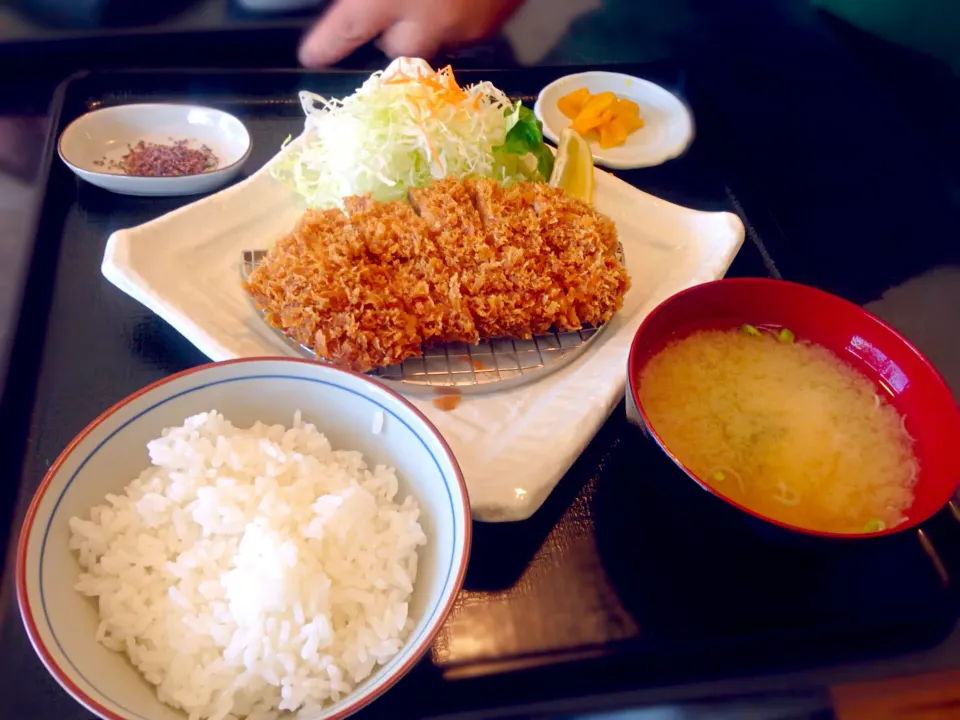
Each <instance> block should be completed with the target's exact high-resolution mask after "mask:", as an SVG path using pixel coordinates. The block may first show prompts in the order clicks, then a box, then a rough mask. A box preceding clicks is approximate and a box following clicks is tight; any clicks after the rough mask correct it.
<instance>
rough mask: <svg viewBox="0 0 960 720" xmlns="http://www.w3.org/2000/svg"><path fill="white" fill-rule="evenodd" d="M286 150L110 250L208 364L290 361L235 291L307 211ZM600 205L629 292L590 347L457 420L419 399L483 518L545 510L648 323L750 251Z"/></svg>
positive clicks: (663, 218)
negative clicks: (614, 236) (286, 172)
mask: <svg viewBox="0 0 960 720" xmlns="http://www.w3.org/2000/svg"><path fill="white" fill-rule="evenodd" d="M288 149H289V148H288ZM281 155H282V153H281ZM281 155H278V156H277V157H275V158H274V159H273V160H271V162H270V163H268V164H267V165H266V166H265V167H264V168H262V169H261V170H260V171H258V172H257V173H256V174H255V175H253V176H252V177H250V178H248V179H247V180H245V181H243V182H242V183H239V184H237V185H234V186H233V187H230V188H228V189H226V190H223V191H221V192H219V193H217V194H216V195H213V196H211V197H208V198H205V199H203V200H200V201H198V202H195V203H193V204H191V205H187V206H186V207H183V208H181V209H179V210H176V211H174V212H171V213H169V214H167V215H164V216H163V217H160V218H157V219H156V220H153V221H151V222H148V223H145V224H143V225H140V226H138V227H134V228H130V229H126V230H119V231H117V232H115V233H113V235H111V236H110V239H109V241H108V242H107V249H106V252H105V254H104V258H103V268H102V269H103V274H104V276H105V277H106V278H107V279H108V280H109V281H110V282H112V283H113V284H114V285H116V286H117V287H118V288H120V289H121V290H123V291H124V292H125V293H127V294H128V295H130V296H131V297H133V298H135V299H137V300H139V301H140V302H142V303H143V304H144V305H146V306H147V307H149V308H150V309H151V310H153V311H154V312H155V313H157V314H158V315H159V316H160V317H162V318H163V319H164V320H166V321H167V322H168V323H170V324H171V325H172V326H173V327H174V328H176V329H177V330H178V331H179V332H181V333H182V334H183V335H184V336H185V337H186V338H187V339H188V340H189V341H190V342H191V343H193V344H194V345H196V347H197V348H198V349H200V350H201V351H202V352H203V353H205V354H206V355H207V356H209V357H210V358H211V359H212V360H228V359H231V358H238V357H256V356H264V355H290V354H293V352H294V351H293V350H292V349H291V348H289V347H288V346H287V345H285V344H284V342H283V341H282V340H281V339H279V338H278V337H277V336H276V335H275V334H274V333H273V331H272V330H271V329H270V328H268V327H267V325H266V324H265V323H264V322H263V320H262V319H261V318H260V316H259V314H258V313H257V312H256V311H255V310H254V309H253V307H252V306H251V304H250V302H249V301H248V300H247V298H246V296H245V294H244V292H243V290H242V288H241V287H240V271H239V260H240V253H241V252H242V251H243V250H256V249H264V248H266V247H267V244H268V243H269V242H271V241H272V240H274V239H275V238H277V237H279V236H281V235H283V234H284V233H286V232H288V231H289V230H290V228H291V227H292V226H293V224H294V223H295V222H296V220H297V218H298V217H299V216H300V214H301V213H302V212H303V205H302V203H301V202H300V200H299V198H298V197H297V196H296V195H295V194H294V193H293V192H291V191H290V190H288V189H287V188H286V187H284V186H283V185H281V184H280V183H278V182H276V181H274V180H273V179H272V178H271V177H270V172H269V169H270V165H271V164H272V163H274V162H277V159H278V158H279V157H280V156H281ZM594 204H595V205H596V207H597V209H598V210H600V211H601V212H603V213H606V214H607V215H609V216H610V217H611V218H612V219H613V220H614V221H615V222H616V224H617V229H618V230H619V233H620V241H621V243H622V244H623V251H624V257H625V259H626V263H627V268H628V270H629V272H630V277H631V280H632V287H631V289H630V292H629V293H627V296H626V298H625V301H624V307H623V310H622V311H621V312H620V313H619V314H618V315H617V317H615V318H614V319H613V320H612V321H611V322H610V324H609V326H608V327H607V328H606V330H605V331H604V332H603V333H601V334H600V335H599V336H598V337H597V338H596V340H594V341H592V342H591V343H590V345H591V346H590V348H588V349H587V350H586V351H585V352H584V354H583V355H582V356H581V357H579V358H578V359H577V360H576V361H575V362H573V363H571V364H570V365H569V366H567V367H565V368H563V369H562V370H559V371H557V372H555V373H553V374H550V375H548V376H546V377H544V378H543V379H542V380H539V381H537V382H534V383H531V384H528V385H524V386H521V387H517V388H514V389H511V390H504V391H500V392H494V393H490V394H484V395H464V396H463V398H462V401H461V403H460V404H459V405H458V406H457V408H456V409H455V410H453V411H450V412H445V411H442V410H440V409H438V408H437V407H436V406H435V405H434V404H433V403H432V402H431V401H430V400H429V399H427V398H423V397H413V396H411V397H410V400H411V402H413V403H414V404H415V405H417V407H419V408H420V409H421V410H422V411H423V412H424V413H425V414H426V415H427V417H429V418H430V419H431V420H432V421H433V423H434V424H435V425H436V426H437V428H438V429H439V430H440V432H441V433H442V434H443V436H444V437H445V438H446V440H447V442H448V443H450V446H451V448H453V452H454V453H455V454H456V456H457V460H458V461H459V462H460V466H461V467H462V469H463V474H464V476H465V477H466V481H467V485H468V487H469V490H470V503H471V506H472V509H473V514H474V517H475V518H477V519H479V520H487V521H509V520H523V519H525V518H527V517H529V516H530V515H532V514H533V513H534V512H535V511H536V510H537V508H539V507H540V505H541V504H542V503H543V501H544V500H545V499H546V497H547V495H549V494H550V492H551V491H552V490H553V488H554V487H555V486H556V484H557V483H558V482H559V480H560V478H561V477H563V475H564V473H565V472H566V471H567V470H568V469H569V468H570V466H571V465H572V464H573V462H574V460H576V458H577V457H578V456H579V455H580V453H581V452H582V451H583V449H584V448H585V447H586V445H587V443H589V442H590V439H591V438H592V437H593V436H594V434H595V433H596V432H597V430H598V429H599V427H600V425H601V424H602V423H603V422H604V421H605V420H606V419H607V417H608V416H609V415H610V413H611V411H612V410H613V408H614V407H616V405H617V403H618V402H619V400H620V398H621V397H622V396H623V392H624V385H625V380H626V362H627V354H628V352H629V349H630V342H631V340H632V339H633V334H634V332H635V331H636V329H637V327H638V326H639V325H640V321H641V320H642V319H643V318H644V317H645V316H646V315H647V313H648V312H650V310H652V309H653V308H654V307H655V306H656V305H657V304H658V303H659V302H661V301H662V300H664V299H666V298H667V297H669V296H670V295H672V294H673V293H675V292H678V291H679V290H682V289H684V288H687V287H690V286H692V285H696V284H698V283H702V282H707V281H709V280H715V279H718V278H720V277H723V275H724V274H725V273H726V271H727V269H728V268H729V267H730V263H731V262H732V261H733V258H734V256H736V254H737V251H738V250H739V249H740V245H741V244H742V243H743V237H744V229H743V224H742V223H741V222H740V219H739V218H738V217H737V216H736V215H733V214H731V213H706V212H699V211H696V210H689V209H687V208H682V207H679V206H677V205H673V204H671V203H668V202H665V201H664V200H660V199H659V198H656V197H653V196H652V195H648V194H646V193H643V192H641V191H639V190H637V189H636V188H634V187H633V186H631V185H629V184H627V183H625V182H623V181H622V180H620V179H618V178H616V177H614V176H613V175H610V174H608V173H605V172H602V171H600V170H598V171H597V177H596V192H595V197H594Z"/></svg>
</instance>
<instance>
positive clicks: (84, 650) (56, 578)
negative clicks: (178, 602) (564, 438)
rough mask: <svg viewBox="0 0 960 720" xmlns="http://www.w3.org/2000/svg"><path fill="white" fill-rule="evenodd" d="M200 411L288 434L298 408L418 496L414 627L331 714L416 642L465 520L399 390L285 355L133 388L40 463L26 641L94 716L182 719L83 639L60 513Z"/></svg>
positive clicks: (452, 483)
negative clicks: (277, 426) (392, 471)
mask: <svg viewBox="0 0 960 720" xmlns="http://www.w3.org/2000/svg"><path fill="white" fill-rule="evenodd" d="M213 409H216V410H218V411H220V412H222V413H223V414H224V415H225V416H226V417H227V419H229V420H231V421H232V422H233V423H234V424H236V425H239V426H244V425H246V426H249V425H252V424H253V423H254V422H256V421H257V420H260V421H263V422H267V423H282V424H285V425H286V426H288V427H289V426H290V425H291V424H292V422H293V415H294V412H296V410H298V409H299V410H301V411H302V413H303V417H304V420H306V421H308V422H312V423H314V424H316V425H317V427H318V429H319V430H320V431H321V432H323V433H324V434H326V435H327V437H328V438H329V439H330V442H331V444H332V445H333V446H334V447H335V448H345V449H347V448H348V449H355V450H359V451H361V452H362V453H363V454H364V457H365V459H366V460H367V462H368V463H369V464H371V465H375V464H378V463H384V464H389V465H393V466H394V467H396V468H397V470H398V475H399V477H400V478H401V490H400V492H401V496H403V495H406V494H408V493H412V494H413V495H414V496H415V497H416V498H417V500H418V501H419V504H420V507H421V523H422V524H423V527H424V531H425V532H426V534H427V537H428V544H427V545H426V546H424V547H422V548H421V549H420V551H419V553H420V563H419V570H418V577H417V582H416V586H415V590H414V596H413V600H412V602H411V616H412V617H413V618H414V619H415V620H416V623H417V624H416V627H415V628H414V630H413V631H412V632H411V634H410V637H409V639H408V640H407V643H406V645H405V646H404V648H403V650H402V651H401V652H400V654H398V655H397V656H396V657H395V658H394V659H393V660H391V661H390V662H389V663H388V664H387V665H385V666H383V667H382V668H380V670H379V671H378V672H376V673H375V674H374V675H373V676H371V678H369V679H368V680H367V681H366V682H364V683H363V684H362V685H361V686H360V687H359V688H358V689H357V690H356V691H355V692H354V693H352V694H351V695H350V696H348V697H346V698H344V699H343V700H341V701H340V702H338V703H336V704H334V705H331V706H330V707H329V709H328V712H327V713H326V714H325V715H324V716H323V717H324V718H334V717H343V716H345V715H346V714H349V713H350V712H353V711H355V710H356V709H358V708H359V707H360V706H362V705H364V704H366V703H368V702H370V701H371V700H373V699H374V698H375V697H377V696H378V695H379V694H380V693H381V692H383V691H384V690H386V688H388V687H389V686H390V685H391V684H392V683H393V682H394V681H396V680H397V679H399V678H400V676H402V675H403V674H404V673H405V672H407V671H408V670H409V669H410V667H411V666H412V665H413V664H414V663H415V661H416V660H417V659H418V658H419V657H420V656H421V655H422V654H423V653H424V652H425V651H426V650H427V648H428V647H429V645H430V643H431V640H432V638H433V636H434V635H435V633H436V631H437V630H438V629H439V626H440V624H441V623H442V622H443V620H444V618H445V617H446V615H447V613H448V612H449V610H450V608H451V607H452V604H453V600H454V598H455V595H456V593H457V592H458V591H459V588H460V586H461V584H462V582H463V576H464V573H465V571H466V565H467V559H468V556H469V552H470V517H469V505H468V501H467V497H466V492H465V488H464V485H463V481H462V477H460V475H459V470H458V468H457V464H456V461H455V460H454V459H453V455H452V454H451V453H450V451H449V449H448V448H447V447H446V445H445V444H444V442H443V440H442V439H441V438H440V436H439V435H437V433H436V432H435V431H434V429H433V428H432V427H431V426H430V424H429V423H428V422H426V421H425V420H424V418H423V417H422V416H421V415H420V414H419V413H418V412H417V411H416V410H415V409H414V408H413V407H411V406H410V405H409V404H408V403H407V402H405V401H404V400H403V398H401V397H400V396H399V395H397V394H395V393H393V392H391V391H389V390H387V389H385V388H383V387H382V386H380V385H379V384H377V383H375V382H373V381H372V380H369V379H368V378H366V377H363V376H360V375H355V374H353V373H347V372H342V371H339V370H335V369H333V368H331V367H329V366H325V365H319V364H316V363H310V362H307V361H304V360H291V359H265V360H246V361H238V362H234V363H226V364H220V365H207V366H203V367H201V368H198V369H193V370H188V371H186V372H185V373H182V374H180V375H175V376H172V377H170V378H167V379H165V380H163V381H161V382H160V383H158V384H156V385H153V386H150V387H148V388H145V389H144V390H141V391H140V392H139V393H137V394H134V395H132V396H130V397H129V398H127V399H126V400H124V401H122V402H121V403H119V404H118V405H117V406H115V407H114V408H111V409H110V410H108V411H107V412H106V413H104V414H103V415H101V416H100V417H99V418H98V419H97V420H96V421H94V422H93V423H91V425H90V426H88V427H87V429H86V430H84V431H83V433H81V434H80V435H79V436H78V437H77V438H76V439H75V440H74V441H73V443H72V444H71V445H70V446H69V447H68V448H67V449H66V450H65V451H64V453H63V454H62V455H61V456H60V458H59V459H58V460H57V461H56V463H54V465H53V466H52V468H51V469H50V471H49V473H48V474H47V476H46V478H45V479H44V481H43V483H42V484H41V486H40V488H39V489H38V490H37V494H36V495H35V497H34V500H33V503H32V504H31V506H30V509H29V511H28V513H27V519H26V520H25V522H24V526H23V530H22V532H21V537H20V545H19V548H18V554H17V576H16V577H17V596H18V600H19V603H20V612H21V615H22V617H23V620H24V624H25V625H26V627H27V631H28V634H29V636H30V640H31V642H32V643H33V645H34V648H35V649H36V650H37V653H38V654H39V655H40V658H41V660H43V662H44V664H45V665H46V666H47V669H48V670H50V671H51V673H52V674H53V675H54V677H55V678H56V679H57V680H58V682H60V684H61V685H62V686H63V687H64V689H66V690H67V691H68V692H69V693H70V694H71V695H73V697H74V698H75V699H77V700H78V701H79V702H81V703H82V704H83V705H85V706H86V707H87V709H89V710H90V711H91V712H93V713H95V714H97V715H99V716H100V717H102V718H109V719H110V720H134V719H135V720H184V718H185V717H186V715H185V714H183V713H181V712H178V711H175V710H173V709H171V708H169V707H167V706H165V705H163V704H161V703H160V702H159V701H158V700H157V699H156V695H155V692H154V689H153V687H152V686H150V685H149V684H148V683H147V682H146V681H145V680H143V679H142V678H141V677H140V676H139V674H138V673H137V671H136V670H135V669H134V668H133V666H132V665H131V664H130V663H129V662H128V661H127V660H126V657H125V656H122V655H120V654H118V653H113V652H111V651H109V650H107V649H106V648H104V647H103V646H101V645H99V644H98V643H97V642H95V640H94V634H95V632H96V628H97V611H96V608H95V606H94V604H93V603H92V602H91V601H90V600H89V599H87V598H85V597H82V596H81V595H79V594H78V593H76V592H75V591H74V590H73V586H74V585H75V583H76V582H77V578H78V576H79V573H80V566H79V564H78V563H77V561H76V558H75V557H74V555H73V553H72V552H71V551H70V550H69V549H68V546H67V542H68V537H69V527H68V519H69V518H70V517H72V516H74V515H79V514H83V513H87V512H89V510H90V508H91V507H92V506H93V505H95V504H98V503H101V502H103V499H104V496H105V495H106V494H107V493H108V492H116V491H118V490H120V489H121V488H123V487H124V486H125V485H126V484H128V483H129V482H131V481H132V480H133V479H134V478H135V477H136V476H137V475H138V474H139V473H140V472H141V471H142V470H143V469H145V468H146V467H148V466H149V464H150V460H149V457H148V455H147V449H146V443H147V441H148V440H150V439H152V438H155V437H159V435H160V432H161V430H163V428H165V427H170V426H173V425H179V424H182V422H183V420H184V419H185V418H187V417H189V416H190V415H193V414H196V413H199V412H205V411H209V410H213ZM381 413H382V415H380V414H381ZM379 419H382V421H383V422H382V428H380V432H379V433H376V434H375V433H374V428H375V427H376V426H377V425H378V424H379ZM318 720H320V719H319V718H318Z"/></svg>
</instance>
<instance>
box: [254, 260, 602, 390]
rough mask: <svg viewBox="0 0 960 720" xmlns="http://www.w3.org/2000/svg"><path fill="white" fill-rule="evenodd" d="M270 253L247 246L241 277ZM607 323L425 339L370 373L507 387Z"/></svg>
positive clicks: (305, 351) (439, 385)
mask: <svg viewBox="0 0 960 720" xmlns="http://www.w3.org/2000/svg"><path fill="white" fill-rule="evenodd" d="M266 254H267V253H266V251H265V250H244V251H243V252H242V253H241V259H240V275H241V277H242V278H244V279H246V278H247V277H248V276H249V275H250V273H252V272H253V271H254V270H255V269H256V268H257V266H258V265H259V264H260V262H261V261H262V260H263V258H264V257H265V256H266ZM251 304H252V301H251ZM258 312H259V311H258ZM264 322H265V323H266V321H264ZM269 327H270V328H271V329H272V330H273V331H274V332H275V333H276V334H277V335H278V336H279V337H281V338H282V339H283V341H284V342H285V343H286V344H287V345H289V346H290V347H291V348H293V350H294V351H296V352H297V354H299V355H301V356H303V357H306V358H310V359H312V360H319V361H323V359H322V358H317V356H316V354H315V353H314V352H313V350H311V349H310V348H309V347H306V346H305V345H301V344H300V343H298V342H297V341H296V340H294V339H293V338H290V337H289V336H287V335H286V334H284V332H283V331H282V330H280V329H279V328H275V327H273V326H269ZM604 327H605V326H604V325H601V326H599V327H588V328H584V329H582V330H574V331H570V332H551V333H547V334H544V335H534V336H533V337H532V338H530V339H529V340H521V339H514V338H482V339H481V340H480V342H479V343H478V344H477V345H469V344H467V343H442V344H431V345H424V346H423V348H422V352H421V354H420V355H419V356H417V357H411V358H407V359H406V360H404V361H403V362H401V363H398V364H396V365H390V366H388V367H385V368H379V369H377V370H373V371H371V372H370V373H369V374H370V375H372V376H374V377H376V378H378V379H379V380H381V381H382V382H384V383H388V384H390V385H394V384H397V385H400V386H402V387H398V388H396V389H398V390H401V391H403V392H408V393H423V394H433V395H435V394H443V393H444V392H456V393H463V394H470V393H485V392H494V391H498V390H505V389H507V388H510V387H516V386H518V385H523V384H526V383H529V382H533V381H534V380H539V379H540V378H542V377H544V376H545V375H547V374H549V373H551V372H555V371H557V370H559V369H560V368H562V367H564V366H565V365H567V364H569V363H570V362H571V361H572V360H574V359H575V358H576V357H578V356H579V355H581V354H582V353H583V352H584V351H585V350H586V349H587V347H588V346H589V344H590V342H591V341H592V340H593V339H594V338H596V337H597V335H599V334H600V333H601V332H602V331H603V328H604Z"/></svg>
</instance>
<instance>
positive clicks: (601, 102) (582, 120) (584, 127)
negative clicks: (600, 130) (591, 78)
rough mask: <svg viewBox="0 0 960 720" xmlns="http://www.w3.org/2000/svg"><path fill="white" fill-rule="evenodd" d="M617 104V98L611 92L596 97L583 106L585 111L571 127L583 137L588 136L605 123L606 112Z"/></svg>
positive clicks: (581, 112)
mask: <svg viewBox="0 0 960 720" xmlns="http://www.w3.org/2000/svg"><path fill="white" fill-rule="evenodd" d="M616 102H617V96H616V95H614V94H613V93H612V92H610V91H609V90H608V91H606V92H602V93H598V94H596V95H594V96H593V97H591V98H590V100H589V101H587V104H586V105H584V106H583V110H581V111H580V114H579V115H577V117H576V119H575V120H574V121H573V125H572V126H571V127H572V128H573V129H574V130H575V131H576V132H578V133H580V134H581V135H586V134H587V133H588V132H590V131H591V130H593V129H594V128H596V127H599V126H600V124H601V123H602V122H603V118H604V114H603V113H604V110H607V109H608V108H610V107H612V106H613V105H614V104H615V103H616Z"/></svg>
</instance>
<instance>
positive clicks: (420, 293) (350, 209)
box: [345, 197, 479, 343]
mask: <svg viewBox="0 0 960 720" xmlns="http://www.w3.org/2000/svg"><path fill="white" fill-rule="evenodd" d="M345 208H346V211H347V213H348V214H349V218H350V227H351V228H352V229H353V230H354V231H355V232H356V233H357V234H358V236H359V237H362V238H363V242H364V245H365V248H366V253H367V258H366V262H367V263H368V264H371V265H376V266H379V267H381V268H383V270H384V271H385V272H388V273H393V276H394V277H393V282H392V283H391V284H390V285H389V286H388V287H387V288H386V289H387V291H389V292H390V293H392V294H393V296H394V297H396V298H400V299H402V300H403V301H404V304H405V306H406V308H407V311H408V312H410V314H412V315H413V316H414V317H415V318H416V320H417V332H418V333H419V334H420V337H421V340H422V342H425V343H429V342H468V343H476V342H477V341H478V340H479V334H478V333H477V328H476V325H475V324H474V322H473V316H472V315H471V314H470V311H469V310H468V309H467V307H466V304H465V303H464V301H463V298H462V296H461V294H460V279H459V273H457V272H456V271H455V270H453V269H451V268H450V267H449V266H448V265H447V264H446V263H445V262H444V260H443V255H442V254H441V253H440V252H439V250H438V248H437V245H436V242H435V241H434V238H433V234H432V233H431V232H430V229H429V227H428V226H427V223H426V222H425V221H424V220H423V219H422V218H420V216H418V215H417V213H416V212H415V211H414V210H413V208H412V207H411V206H410V205H409V204H408V203H405V202H402V201H394V202H389V203H378V202H375V201H373V200H371V199H370V198H369V197H353V198H347V200H346V201H345Z"/></svg>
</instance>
